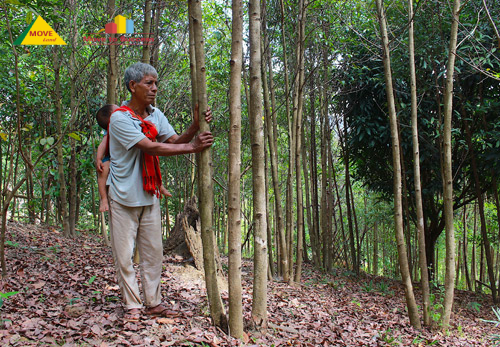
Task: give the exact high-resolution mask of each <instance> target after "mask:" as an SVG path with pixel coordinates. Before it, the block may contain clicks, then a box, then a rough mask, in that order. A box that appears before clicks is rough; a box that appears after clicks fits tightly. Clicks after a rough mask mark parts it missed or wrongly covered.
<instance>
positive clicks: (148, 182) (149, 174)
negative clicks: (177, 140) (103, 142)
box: [108, 106, 162, 198]
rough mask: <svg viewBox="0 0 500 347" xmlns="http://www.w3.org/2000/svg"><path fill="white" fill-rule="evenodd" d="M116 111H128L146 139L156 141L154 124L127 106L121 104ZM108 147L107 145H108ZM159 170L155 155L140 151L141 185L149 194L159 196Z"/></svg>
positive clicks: (156, 134) (156, 133)
mask: <svg viewBox="0 0 500 347" xmlns="http://www.w3.org/2000/svg"><path fill="white" fill-rule="evenodd" d="M116 111H122V112H128V113H130V115H131V116H132V117H134V118H136V119H139V120H140V121H141V128H142V133H143V134H144V135H146V137H147V138H148V139H150V140H151V141H153V142H156V136H158V130H156V126H155V125H154V124H153V123H151V122H149V121H147V120H144V119H142V118H141V117H140V116H139V115H137V114H135V113H134V111H132V109H131V108H130V107H128V106H122V107H120V108H118V109H116V110H115V112H116ZM108 139H109V126H108ZM108 148H109V145H108ZM161 184H162V183H161V171H160V161H159V160H158V157H157V156H154V155H150V154H147V153H144V152H143V153H142V186H143V188H144V190H145V191H146V192H148V193H149V194H151V195H156V197H158V198H159V197H160V187H161Z"/></svg>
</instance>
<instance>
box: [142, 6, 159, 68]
mask: <svg viewBox="0 0 500 347" xmlns="http://www.w3.org/2000/svg"><path fill="white" fill-rule="evenodd" d="M151 8H152V1H151V0H146V4H145V5H144V27H143V37H144V38H149V37H150V36H151V35H150V34H151ZM155 24H156V25H158V23H155ZM151 47H152V45H150V44H148V43H147V42H145V43H144V45H143V46H142V59H141V61H142V62H143V63H145V64H149V63H150V60H151Z"/></svg>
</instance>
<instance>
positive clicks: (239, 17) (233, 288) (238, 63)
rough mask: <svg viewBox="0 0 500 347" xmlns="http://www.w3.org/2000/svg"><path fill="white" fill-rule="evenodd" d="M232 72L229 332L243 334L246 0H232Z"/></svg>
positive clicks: (230, 105) (230, 96)
mask: <svg viewBox="0 0 500 347" xmlns="http://www.w3.org/2000/svg"><path fill="white" fill-rule="evenodd" d="M232 18H233V22H232V30H231V35H232V40H231V61H230V66H231V75H230V80H229V122H230V125H229V129H230V130H229V173H228V179H229V184H228V188H229V192H228V207H227V209H228V215H227V218H228V233H229V247H228V248H229V260H228V263H229V276H228V277H229V332H230V334H231V336H233V337H236V338H241V337H242V336H243V307H242V306H243V305H242V301H241V300H242V294H241V292H242V288H241V199H240V171H241V148H240V143H241V72H242V71H241V69H242V59H243V1H242V0H233V3H232Z"/></svg>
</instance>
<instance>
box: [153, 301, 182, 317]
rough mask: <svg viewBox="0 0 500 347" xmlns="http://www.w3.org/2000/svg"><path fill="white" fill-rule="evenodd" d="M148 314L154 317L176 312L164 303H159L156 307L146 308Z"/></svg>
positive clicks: (166, 315)
mask: <svg viewBox="0 0 500 347" xmlns="http://www.w3.org/2000/svg"><path fill="white" fill-rule="evenodd" d="M146 314H147V315H150V316H153V317H168V316H171V315H172V314H175V312H173V311H171V310H169V309H168V308H167V306H165V305H164V304H159V305H156V306H155V307H148V308H146Z"/></svg>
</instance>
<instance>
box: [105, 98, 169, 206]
mask: <svg viewBox="0 0 500 347" xmlns="http://www.w3.org/2000/svg"><path fill="white" fill-rule="evenodd" d="M148 108H149V107H148ZM151 110H152V112H151V113H150V115H149V116H148V117H146V118H145V119H144V120H147V121H149V122H151V123H153V124H154V125H155V126H156V129H157V130H158V136H157V137H156V140H157V141H158V142H165V141H166V140H167V139H168V138H170V137H171V136H173V135H175V134H176V133H175V130H174V128H173V127H172V126H171V125H170V123H169V122H168V120H167V118H166V117H165V115H164V114H163V112H161V111H160V110H159V109H157V108H155V107H151ZM145 137H146V136H145V135H144V134H143V133H142V128H141V121H140V120H139V119H137V118H134V117H132V116H131V115H130V113H129V112H124V111H116V112H114V113H113V114H112V116H111V118H110V122H109V154H110V157H111V164H110V170H109V176H108V180H107V182H106V184H107V185H109V192H108V194H109V197H110V199H111V200H115V201H117V202H119V203H120V204H122V205H125V206H130V207H137V206H148V205H152V204H153V203H154V201H155V200H154V199H157V198H156V196H154V195H151V194H149V193H147V192H146V191H144V188H143V184H142V155H143V153H142V151H141V150H140V149H138V148H136V147H134V146H135V145H136V144H137V143H138V142H139V141H141V140H142V139H144V138H145Z"/></svg>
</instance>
